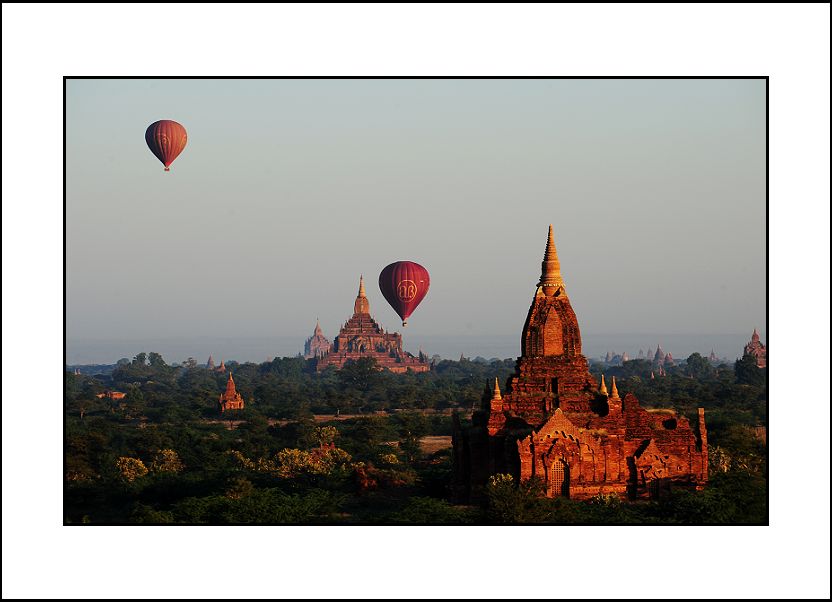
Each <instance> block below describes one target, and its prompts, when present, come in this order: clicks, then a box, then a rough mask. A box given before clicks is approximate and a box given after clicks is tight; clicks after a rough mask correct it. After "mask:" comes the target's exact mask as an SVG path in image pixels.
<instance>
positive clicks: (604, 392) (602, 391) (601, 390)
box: [598, 374, 615, 395]
mask: <svg viewBox="0 0 832 602" xmlns="http://www.w3.org/2000/svg"><path fill="white" fill-rule="evenodd" d="M613 378H615V377H614V376H613ZM598 392H599V393H600V394H601V395H607V384H606V383H605V382H604V375H603V374H602V375H601V386H600V387H599V388H598Z"/></svg>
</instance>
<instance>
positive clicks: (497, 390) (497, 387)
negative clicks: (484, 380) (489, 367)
mask: <svg viewBox="0 0 832 602" xmlns="http://www.w3.org/2000/svg"><path fill="white" fill-rule="evenodd" d="M502 398H503V396H502V395H500V379H499V378H494V395H493V396H492V397H491V399H494V400H497V399H502Z"/></svg>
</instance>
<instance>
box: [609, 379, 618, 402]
mask: <svg viewBox="0 0 832 602" xmlns="http://www.w3.org/2000/svg"><path fill="white" fill-rule="evenodd" d="M610 399H618V387H616V386H615V377H614V376H613V377H612V394H611V395H610Z"/></svg>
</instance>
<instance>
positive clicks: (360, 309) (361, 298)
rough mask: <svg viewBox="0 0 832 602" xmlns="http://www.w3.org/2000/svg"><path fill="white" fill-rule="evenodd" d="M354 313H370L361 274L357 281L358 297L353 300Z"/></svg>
mask: <svg viewBox="0 0 832 602" xmlns="http://www.w3.org/2000/svg"><path fill="white" fill-rule="evenodd" d="M355 313H357V314H369V313H370V302H369V301H368V300H367V292H366V291H365V290H364V274H361V278H360V279H359V281H358V296H357V297H356V298H355Z"/></svg>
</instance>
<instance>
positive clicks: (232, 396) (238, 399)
mask: <svg viewBox="0 0 832 602" xmlns="http://www.w3.org/2000/svg"><path fill="white" fill-rule="evenodd" d="M219 407H220V412H225V411H226V410H242V409H244V408H245V407H246V403H245V401H243V397H242V395H240V394H239V393H237V387H236V386H235V385H234V376H233V375H232V374H231V372H229V373H228V382H227V383H226V385H225V393H223V394H222V395H220V401H219Z"/></svg>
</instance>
